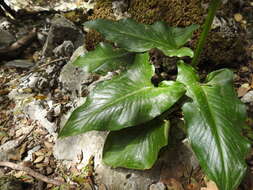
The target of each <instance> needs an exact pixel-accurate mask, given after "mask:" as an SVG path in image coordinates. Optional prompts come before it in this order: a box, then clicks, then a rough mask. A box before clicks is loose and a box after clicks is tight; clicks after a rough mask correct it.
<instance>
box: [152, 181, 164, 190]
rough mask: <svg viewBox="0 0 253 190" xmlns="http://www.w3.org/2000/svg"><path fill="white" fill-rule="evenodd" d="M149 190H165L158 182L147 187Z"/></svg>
mask: <svg viewBox="0 0 253 190" xmlns="http://www.w3.org/2000/svg"><path fill="white" fill-rule="evenodd" d="M149 190H166V186H165V185H164V184H163V183H161V182H158V183H156V184H152V185H151V186H150V187H149Z"/></svg>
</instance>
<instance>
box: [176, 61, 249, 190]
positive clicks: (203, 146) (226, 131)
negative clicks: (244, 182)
mask: <svg viewBox="0 0 253 190" xmlns="http://www.w3.org/2000/svg"><path fill="white" fill-rule="evenodd" d="M178 70H179V71H178V72H179V75H178V79H177V80H178V81H180V82H182V83H183V84H185V86H186V89H187V95H188V96H189V97H190V98H192V100H193V101H192V102H191V103H186V104H185V105H184V106H183V112H184V117H185V122H186V126H187V131H188V136H189V140H190V143H191V146H192V149H193V151H194V152H195V154H196V156H197V158H198V160H199V162H200V165H201V167H202V168H203V169H204V171H205V172H206V174H207V175H208V176H209V178H210V179H211V180H213V181H215V182H216V184H217V185H218V187H219V189H220V190H234V189H235V188H236V187H237V186H238V185H239V184H240V181H241V179H242V177H243V175H244V173H245V171H246V164H245V160H244V159H245V156H246V154H247V152H248V150H249V143H248V142H247V141H246V139H245V138H244V137H243V136H241V127H243V125H244V122H245V118H246V111H245V107H244V105H243V104H242V103H241V102H240V100H239V99H238V98H237V96H236V93H235V91H234V89H233V87H232V79H233V73H232V72H231V71H229V70H227V69H223V70H218V71H216V72H212V73H211V74H209V75H208V77H207V83H205V84H200V83H199V82H198V77H197V76H196V73H195V72H194V69H193V68H192V67H190V66H188V65H186V64H184V63H182V62H181V63H180V64H179V66H178Z"/></svg>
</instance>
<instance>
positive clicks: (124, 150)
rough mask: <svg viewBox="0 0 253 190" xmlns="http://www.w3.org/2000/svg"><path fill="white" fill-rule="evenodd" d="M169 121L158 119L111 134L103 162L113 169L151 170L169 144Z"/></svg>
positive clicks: (106, 143)
mask: <svg viewBox="0 0 253 190" xmlns="http://www.w3.org/2000/svg"><path fill="white" fill-rule="evenodd" d="M168 130H169V123H168V121H160V120H158V119H155V120H152V121H149V122H147V123H144V124H142V125H141V126H136V127H130V128H126V129H122V130H120V131H113V132H110V133H109V135H108V137H107V139H106V142H105V145H104V149H103V161H104V163H105V164H107V165H110V166H112V167H124V168H131V169H149V168H151V167H152V166H153V165H154V163H155V161H156V160H157V157H158V153H159V150H160V149H161V148H162V147H164V146H166V145H167V143H168Z"/></svg>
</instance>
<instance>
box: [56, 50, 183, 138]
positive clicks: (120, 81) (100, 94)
mask: <svg viewBox="0 0 253 190" xmlns="http://www.w3.org/2000/svg"><path fill="white" fill-rule="evenodd" d="M148 57H149V56H148V54H147V53H145V54H141V55H137V56H136V58H135V62H134V64H132V66H131V67H130V69H129V70H128V71H127V72H125V73H124V74H122V75H119V76H115V77H114V78H113V79H112V80H110V81H104V82H103V83H100V84H98V85H97V86H96V88H95V89H94V90H93V91H92V92H91V93H90V95H89V96H88V97H87V100H86V102H85V103H84V104H83V105H82V106H80V107H79V108H77V109H76V110H75V111H74V112H73V113H72V114H71V116H70V118H69V120H68V122H67V123H66V124H65V126H64V127H63V129H62V130H61V131H60V134H59V136H60V137H64V136H70V135H76V134H80V133H84V132H87V131H90V130H110V131H114V130H120V129H122V128H126V127H129V126H135V125H138V124H140V123H143V122H146V121H149V120H151V119H153V118H154V117H156V116H158V115H160V114H161V113H162V112H164V111H166V110H167V109H168V108H169V107H171V106H172V105H173V104H174V103H175V102H176V101H177V100H178V99H179V98H180V97H181V96H182V95H183V94H184V92H185V90H184V88H183V86H182V84H181V83H179V82H172V83H171V84H170V85H167V86H166V85H163V86H160V87H154V85H153V84H152V83H151V77H152V75H153V74H154V68H153V66H152V65H151V64H150V63H149V62H148Z"/></svg>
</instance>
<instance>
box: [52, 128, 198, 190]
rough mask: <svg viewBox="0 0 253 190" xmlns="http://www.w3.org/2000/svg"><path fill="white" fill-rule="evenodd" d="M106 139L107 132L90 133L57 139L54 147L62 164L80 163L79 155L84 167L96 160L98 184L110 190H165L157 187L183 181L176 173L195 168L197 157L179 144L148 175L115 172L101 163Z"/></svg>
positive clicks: (121, 171) (133, 171) (130, 171)
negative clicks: (176, 179)
mask: <svg viewBox="0 0 253 190" xmlns="http://www.w3.org/2000/svg"><path fill="white" fill-rule="evenodd" d="M106 136H107V132H99V131H91V132H87V133H85V134H82V135H78V136H74V137H67V138H63V139H58V140H57V141H56V144H55V146H54V156H55V158H56V159H59V160H68V161H74V162H79V160H78V155H81V154H83V160H82V164H83V165H84V166H85V165H87V164H88V160H89V159H90V158H91V157H92V156H94V169H95V173H96V182H97V183H98V184H99V183H103V184H105V185H106V187H107V188H108V189H121V190H129V189H131V190H147V189H149V187H150V186H152V184H154V185H153V186H152V189H153V190H155V189H157V190H160V189H163V185H162V184H160V183H157V184H155V183H156V182H158V181H160V180H164V179H169V178H171V177H181V176H175V175H179V174H175V173H177V172H178V170H180V169H178V168H181V166H182V165H184V167H185V168H188V169H189V171H190V170H191V168H193V166H192V159H195V157H194V156H193V154H192V152H191V150H189V149H188V147H187V146H185V145H184V144H180V145H178V147H177V148H175V149H173V150H167V151H165V152H163V154H162V155H161V157H160V158H159V160H158V161H157V163H156V164H155V166H154V167H153V168H152V169H149V170H145V171H139V170H129V169H123V168H117V169H113V168H111V167H108V166H106V165H104V164H103V162H102V149H103V144H104V141H105V139H106ZM194 162H196V161H194ZM178 173H180V172H178ZM182 175H183V174H182Z"/></svg>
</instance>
